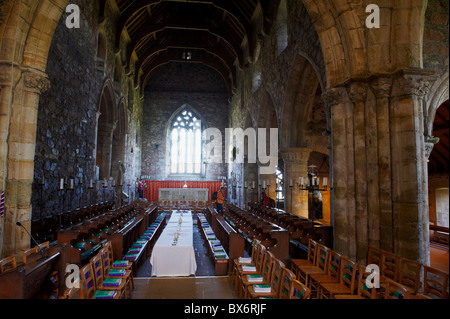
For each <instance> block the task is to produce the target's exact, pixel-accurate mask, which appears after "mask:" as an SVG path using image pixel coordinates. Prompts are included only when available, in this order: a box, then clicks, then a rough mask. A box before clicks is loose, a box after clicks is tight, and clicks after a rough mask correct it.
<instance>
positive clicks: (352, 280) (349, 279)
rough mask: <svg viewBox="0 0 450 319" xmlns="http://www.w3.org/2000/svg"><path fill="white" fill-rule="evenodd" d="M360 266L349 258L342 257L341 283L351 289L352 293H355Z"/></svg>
mask: <svg viewBox="0 0 450 319" xmlns="http://www.w3.org/2000/svg"><path fill="white" fill-rule="evenodd" d="M357 271H358V264H357V263H356V262H354V261H353V260H350V259H349V258H347V257H344V256H341V270H340V274H339V276H340V281H339V282H340V283H341V284H343V285H345V286H347V287H348V288H350V291H351V292H352V293H354V292H355V287H356V282H357V281H356V276H357Z"/></svg>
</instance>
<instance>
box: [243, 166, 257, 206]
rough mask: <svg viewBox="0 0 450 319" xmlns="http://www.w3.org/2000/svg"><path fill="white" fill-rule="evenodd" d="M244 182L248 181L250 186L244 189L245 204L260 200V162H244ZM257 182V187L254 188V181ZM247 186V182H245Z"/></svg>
mask: <svg viewBox="0 0 450 319" xmlns="http://www.w3.org/2000/svg"><path fill="white" fill-rule="evenodd" d="M243 165H244V183H245V181H247V183H248V187H247V189H244V205H245V206H247V205H248V203H249V202H255V201H258V194H257V192H258V190H257V189H256V187H258V164H256V163H244V164H243ZM253 181H254V182H255V189H253V190H252V182H253ZM244 186H245V184H244Z"/></svg>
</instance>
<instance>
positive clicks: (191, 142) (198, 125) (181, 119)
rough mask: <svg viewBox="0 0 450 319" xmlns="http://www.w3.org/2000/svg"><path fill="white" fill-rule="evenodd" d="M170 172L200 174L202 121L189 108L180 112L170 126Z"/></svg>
mask: <svg viewBox="0 0 450 319" xmlns="http://www.w3.org/2000/svg"><path fill="white" fill-rule="evenodd" d="M169 134H170V173H171V174H200V173H201V168H202V166H201V163H202V121H201V120H200V118H199V117H198V116H197V115H195V113H194V112H192V111H191V110H189V109H188V108H185V109H183V110H182V111H181V112H179V113H178V114H177V115H175V117H174V118H173V120H172V123H171V126H170V131H169Z"/></svg>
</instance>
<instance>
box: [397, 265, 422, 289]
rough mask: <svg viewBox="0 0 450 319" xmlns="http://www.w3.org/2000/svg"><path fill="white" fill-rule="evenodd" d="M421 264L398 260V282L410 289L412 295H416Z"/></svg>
mask: <svg viewBox="0 0 450 319" xmlns="http://www.w3.org/2000/svg"><path fill="white" fill-rule="evenodd" d="M421 270H422V264H421V263H420V262H418V261H415V260H411V259H408V258H401V259H400V271H399V274H398V282H399V283H400V284H402V285H403V286H406V287H408V288H410V289H411V291H412V293H413V294H417V293H418V291H419V288H420V273H421Z"/></svg>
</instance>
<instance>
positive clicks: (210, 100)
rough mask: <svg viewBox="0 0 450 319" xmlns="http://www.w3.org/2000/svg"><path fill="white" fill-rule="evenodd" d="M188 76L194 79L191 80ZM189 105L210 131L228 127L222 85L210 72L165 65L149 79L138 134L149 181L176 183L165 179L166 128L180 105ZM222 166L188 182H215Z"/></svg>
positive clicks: (222, 172)
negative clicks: (141, 128)
mask: <svg viewBox="0 0 450 319" xmlns="http://www.w3.org/2000/svg"><path fill="white" fill-rule="evenodd" d="M192 75H195V77H193V76H192ZM185 104H187V105H189V106H191V107H192V108H193V110H194V111H196V112H198V114H199V116H200V117H201V118H202V119H203V120H204V121H205V122H206V126H207V127H210V128H218V129H219V130H220V131H221V132H222V137H223V141H224V138H225V128H227V127H228V93H227V89H226V87H225V82H224V81H223V80H222V78H221V77H220V76H219V75H218V73H216V71H214V70H213V69H211V68H209V67H206V66H203V65H199V64H183V63H169V64H167V65H165V66H162V67H161V68H160V70H158V71H157V73H156V74H155V75H154V76H153V77H152V78H151V79H150V81H149V83H148V84H147V87H146V89H145V96H144V106H143V108H144V110H143V115H144V117H143V130H142V175H143V176H145V178H147V179H150V180H177V179H180V178H181V179H184V177H179V178H178V177H176V176H167V175H166V168H167V165H169V163H170V162H169V161H168V158H167V157H166V150H167V149H166V146H167V142H168V136H167V125H168V121H169V119H170V117H171V116H172V115H173V114H174V113H175V112H176V111H177V110H178V109H179V108H180V107H182V106H183V105H185ZM226 172H227V170H226V165H220V164H208V166H207V172H206V175H205V176H196V177H189V178H188V180H206V181H211V180H218V178H219V177H220V176H226Z"/></svg>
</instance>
